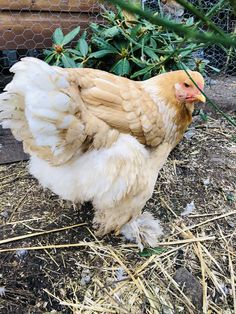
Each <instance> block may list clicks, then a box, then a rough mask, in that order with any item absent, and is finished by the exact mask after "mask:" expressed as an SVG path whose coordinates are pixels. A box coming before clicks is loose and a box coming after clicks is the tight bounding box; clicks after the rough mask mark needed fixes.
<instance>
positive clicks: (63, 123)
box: [0, 58, 85, 163]
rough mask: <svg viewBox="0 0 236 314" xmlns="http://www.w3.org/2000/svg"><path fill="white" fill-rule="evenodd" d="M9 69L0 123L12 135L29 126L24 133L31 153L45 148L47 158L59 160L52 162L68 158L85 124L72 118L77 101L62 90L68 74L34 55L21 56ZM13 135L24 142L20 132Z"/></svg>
mask: <svg viewBox="0 0 236 314" xmlns="http://www.w3.org/2000/svg"><path fill="white" fill-rule="evenodd" d="M10 71H11V72H13V73H15V75H14V78H13V80H12V81H11V83H9V84H8V85H7V86H6V88H5V91H6V92H5V93H3V94H2V95H0V123H1V124H2V126H3V127H4V128H11V129H12V132H13V134H14V135H16V134H18V133H21V128H23V127H24V129H28V133H26V132H24V135H26V136H30V137H31V138H32V139H33V142H34V145H31V147H28V150H29V151H30V152H31V153H35V154H36V155H39V151H42V148H44V150H45V148H47V149H48V150H49V151H50V158H52V156H55V159H58V161H55V160H54V162H55V163H57V162H59V163H61V162H65V161H67V160H68V159H69V158H71V156H72V155H73V153H74V152H75V151H76V148H78V147H79V146H80V145H81V143H82V142H83V141H84V137H85V135H84V134H83V133H84V132H83V131H84V125H83V123H82V122H81V121H80V120H78V119H77V118H76V117H75V113H76V112H77V111H79V107H78V104H77V103H76V102H75V101H74V100H73V99H72V97H70V95H68V94H66V93H65V92H64V91H65V90H66V89H68V88H69V87H70V83H69V80H68V73H67V72H66V71H65V70H63V69H57V68H56V67H51V66H49V65H48V64H46V63H45V62H43V61H41V60H39V59H35V58H23V59H22V60H21V61H20V62H17V63H16V64H15V65H14V66H13V67H12V68H11V70H10ZM78 98H80V97H79V93H78ZM71 129H72V130H71ZM75 130H76V132H75ZM27 134H28V135H27ZM16 137H17V139H19V140H23V141H24V142H25V143H24V144H26V143H27V140H28V139H27V138H24V137H22V134H21V135H20V136H16ZM28 143H29V141H28ZM30 143H31V144H32V140H31V141H30ZM70 144H73V148H71V147H68V145H70ZM26 146H27V145H26ZM37 146H39V148H40V149H38V150H37ZM63 154H64V156H63ZM59 156H60V158H59ZM44 157H45V151H44ZM50 158H49V159H50Z"/></svg>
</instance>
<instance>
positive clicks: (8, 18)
mask: <svg viewBox="0 0 236 314" xmlns="http://www.w3.org/2000/svg"><path fill="white" fill-rule="evenodd" d="M191 2H192V3H193V4H195V5H197V6H199V7H200V8H201V9H202V10H204V11H205V12H209V10H210V9H211V8H213V7H214V5H215V4H216V3H217V2H218V1H217V0H213V1H212V0H191ZM221 2H222V5H221V6H220V7H219V8H218V10H217V11H216V13H215V14H214V16H213V21H214V22H215V23H216V24H217V25H218V26H220V27H221V28H222V29H223V30H224V31H226V32H232V31H233V30H234V29H235V24H236V21H235V17H234V15H233V13H232V11H231V10H230V6H229V5H225V3H226V2H227V1H221ZM142 3H143V6H144V7H148V8H151V9H153V10H154V11H160V10H162V12H163V14H164V15H167V16H170V17H171V18H172V19H173V18H174V19H176V20H178V21H180V22H182V23H185V21H186V20H187V19H189V18H191V17H192V16H191V14H189V13H188V12H186V11H185V10H183V8H182V7H181V6H179V5H177V4H176V3H175V1H170V0H143V1H142ZM101 11H102V8H101V3H100V2H99V1H94V0H88V1H87V0H86V1H85V0H84V1H83V0H82V1H80V0H12V1H8V0H0V88H3V87H4V86H5V85H6V83H7V82H8V81H9V80H10V78H11V75H10V72H9V68H10V67H11V66H12V65H13V64H14V63H15V62H16V61H18V60H19V59H20V58H21V57H24V56H34V57H40V58H43V55H42V52H43V49H45V48H48V47H50V46H51V44H52V42H51V36H52V33H53V32H54V30H55V29H56V28H57V27H61V28H62V29H63V32H64V33H67V32H69V31H70V30H71V29H73V28H74V27H76V26H77V25H80V26H81V28H82V29H85V28H86V27H87V26H88V24H89V23H90V22H94V21H95V22H99V21H101ZM199 54H200V55H201V57H204V58H205V59H208V60H209V61H210V62H211V65H212V66H214V67H216V68H218V69H220V70H221V72H222V73H224V74H226V73H227V74H230V75H236V73H235V71H236V58H235V50H224V48H222V47H219V46H213V47H212V46H211V47H208V48H204V49H203V50H201V51H199Z"/></svg>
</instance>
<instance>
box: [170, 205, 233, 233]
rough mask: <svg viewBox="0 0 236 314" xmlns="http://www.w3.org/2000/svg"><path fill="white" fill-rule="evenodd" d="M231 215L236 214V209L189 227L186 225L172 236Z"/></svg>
mask: <svg viewBox="0 0 236 314" xmlns="http://www.w3.org/2000/svg"><path fill="white" fill-rule="evenodd" d="M231 215H236V210H234V211H232V212H229V213H225V214H222V215H220V216H217V217H214V218H211V219H207V220H205V221H202V222H200V223H198V224H196V225H193V226H189V227H186V228H184V229H183V230H181V231H179V232H177V233H175V234H173V235H172V236H171V237H175V236H177V235H179V234H180V233H182V232H184V231H188V230H192V229H195V228H198V227H200V226H203V225H206V224H209V223H210V222H212V221H215V220H218V219H222V218H225V217H228V216H231Z"/></svg>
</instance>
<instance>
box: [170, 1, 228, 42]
mask: <svg viewBox="0 0 236 314" xmlns="http://www.w3.org/2000/svg"><path fill="white" fill-rule="evenodd" d="M176 2H178V3H179V4H181V5H182V6H183V7H184V8H185V9H187V10H188V11H190V12H191V13H193V14H194V15H195V16H197V17H198V18H199V19H200V20H202V21H203V22H205V23H206V24H207V26H208V27H210V28H211V29H212V30H213V31H215V32H217V33H219V34H220V35H222V36H225V35H226V34H225V33H224V32H223V30H222V29H220V28H219V27H218V26H216V25H215V24H214V23H213V22H212V20H211V19H210V18H209V17H208V16H207V15H205V14H204V13H203V12H201V11H200V10H199V9H197V8H196V7H195V6H194V5H192V3H190V2H188V1H186V0H176Z"/></svg>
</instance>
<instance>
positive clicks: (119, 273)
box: [116, 267, 127, 281]
mask: <svg viewBox="0 0 236 314" xmlns="http://www.w3.org/2000/svg"><path fill="white" fill-rule="evenodd" d="M126 278H127V274H126V272H125V271H124V269H123V268H122V267H120V268H118V269H117V270H116V279H117V280H118V281H121V280H124V279H126Z"/></svg>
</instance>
